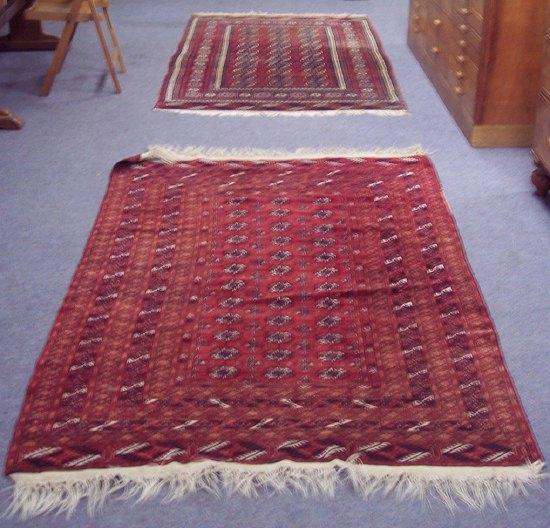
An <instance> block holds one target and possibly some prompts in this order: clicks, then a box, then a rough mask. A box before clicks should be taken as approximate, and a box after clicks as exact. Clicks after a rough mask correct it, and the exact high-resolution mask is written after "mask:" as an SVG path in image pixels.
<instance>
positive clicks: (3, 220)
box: [0, 0, 550, 528]
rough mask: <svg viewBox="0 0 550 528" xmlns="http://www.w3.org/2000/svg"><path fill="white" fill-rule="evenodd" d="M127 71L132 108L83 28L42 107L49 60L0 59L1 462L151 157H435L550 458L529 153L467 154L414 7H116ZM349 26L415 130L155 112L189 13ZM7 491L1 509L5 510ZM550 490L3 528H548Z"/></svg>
mask: <svg viewBox="0 0 550 528" xmlns="http://www.w3.org/2000/svg"><path fill="white" fill-rule="evenodd" d="M113 4H114V5H113V10H112V11H113V16H114V20H115V23H116V26H117V27H118V31H119V36H120V39H121V42H122V46H123V49H124V51H125V54H126V58H127V62H128V73H127V74H126V75H124V76H122V78H121V80H122V83H123V94H122V95H118V96H115V95H113V94H112V87H111V84H110V79H108V78H105V75H104V63H103V60H102V57H101V54H100V50H99V48H98V44H97V41H96V37H95V33H94V31H93V28H92V27H91V25H87V26H88V27H87V26H86V25H84V26H82V27H81V28H79V30H78V32H77V34H76V36H75V40H74V44H73V48H72V50H71V52H70V54H69V56H68V58H67V61H66V64H65V66H64V68H63V71H62V73H61V74H60V75H59V76H58V79H57V81H56V84H55V86H54V88H53V91H52V94H51V95H50V97H48V98H41V97H38V95H37V93H38V90H39V86H40V83H41V80H42V76H43V75H44V74H45V72H46V70H47V67H48V64H49V61H50V60H51V53H48V52H39V53H10V54H1V55H0V106H10V107H11V108H12V109H13V110H15V111H17V112H20V113H21V114H22V115H23V116H24V117H25V119H26V122H27V123H26V126H25V128H24V129H23V130H22V131H20V132H0V180H1V183H0V193H1V200H0V237H1V246H0V269H1V276H0V292H1V295H0V320H1V323H0V330H1V331H0V357H1V361H2V369H1V371H0V401H1V402H2V405H1V407H0V420H1V423H0V454H1V455H2V458H3V455H4V453H5V452H6V449H7V446H8V442H9V439H10V435H11V431H12V427H13V424H14V421H15V419H16V417H17V414H18V412H19V408H20V405H21V401H22V398H23V395H24V390H25V387H26V384H27V382H28V379H29V376H30V375H31V372H32V369H33V365H34V362H35V360H36V358H37V357H38V355H39V353H40V351H41V348H42V346H43V344H44V341H45V339H46V336H47V332H48V330H49V328H50V326H51V324H52V322H53V319H54V316H55V313H56V310H57V309H58V307H59V306H60V304H61V301H62V299H63V296H64V294H65V291H66V289H67V286H68V283H69V280H70V278H71V276H72V273H73V271H74V269H75V266H76V264H77V262H78V259H79V257H80V254H81V251H82V249H83V246H84V243H85V241H86V238H87V235H88V232H89V229H90V228H91V226H92V222H93V220H94V218H95V216H96V213H97V211H98V207H99V203H100V200H101V198H102V195H103V192H104V191H105V188H106V183H107V178H108V174H109V170H110V169H111V166H112V165H113V163H115V162H116V161H118V160H120V159H122V158H124V157H127V156H129V155H132V154H135V153H139V152H141V151H143V150H144V148H145V147H146V146H147V145H149V144H151V143H161V144H162V143H164V144H177V145H190V144H198V145H210V146H224V147H245V146H253V147H262V148H278V149H294V148H298V147H329V146H330V147H332V146H340V145H343V146H346V147H355V148H362V149H368V148H372V147H391V146H399V147H402V146H408V145H411V144H415V143H421V144H422V145H423V146H424V147H425V148H426V149H427V150H428V151H429V152H430V153H431V154H432V157H433V159H434V161H435V164H436V166H437V168H438V171H439V175H440V178H441V180H442V182H443V187H444V190H445V193H446V196H447V199H448V201H449V203H450V205H451V208H452V210H453V212H454V214H455V216H456V219H457V222H458V226H459V228H460V232H461V234H462V237H463V240H464V244H465V246H466V250H467V253H468V256H469V259H470V262H471V264H472V267H473V270H474V272H475V274H476V276H477V279H478V281H479V283H480V285H481V288H482V291H483V292H484V295H485V299H486V301H487V303H488V305H489V309H490V311H491V314H492V316H493V318H494V321H495V324H496V327H497V329H498V332H499V334H500V338H501V343H502V346H503V349H504V352H505V356H506V361H507V363H508V366H509V369H510V371H511V373H512V376H513V377H514V379H515V382H516V385H517V388H518V390H519V393H520V396H521V398H522V401H523V404H524V406H525V409H526V411H527V414H528V416H529V419H530V421H531V424H532V426H533V428H534V430H535V434H536V435H537V438H538V441H539V443H540V445H541V448H542V450H543V452H544V453H545V455H546V457H550V421H549V420H548V414H549V411H550V409H549V407H548V402H549V389H548V386H549V384H548V380H549V379H550V366H549V365H550V363H549V362H548V355H547V354H548V352H549V351H550V347H549V341H550V335H549V322H550V296H549V294H548V283H549V279H550V273H549V266H548V259H549V256H550V229H549V227H550V208H549V204H548V201H544V200H541V199H540V198H538V197H536V196H535V195H534V192H533V188H532V186H531V184H530V182H529V174H530V171H531V168H532V164H531V160H530V157H529V152H528V150H527V149H490V150H476V149H473V148H471V147H470V146H469V145H468V143H467V142H466V140H465V139H464V137H463V136H462V134H461V133H460V131H459V130H458V128H457V126H456V124H455V122H454V121H453V119H452V118H451V117H450V115H449V113H448V112H447V110H446V109H445V107H444V105H443V104H442V102H441V100H440V99H439V97H438V96H437V95H436V93H435V91H434V89H433V88H432V86H431V84H430V83H429V82H428V80H427V78H426V77H425V75H424V74H423V72H422V71H421V69H420V66H419V65H418V64H417V62H416V61H415V59H414V58H413V56H412V54H411V52H410V51H409V49H408V48H407V46H406V17H407V6H408V2H407V1H406V0H364V1H361V0H356V1H351V0H350V1H346V0H256V1H253V0H239V1H235V0H210V1H209V0H193V2H184V1H177V0H156V1H155V2H150V1H147V0H132V1H131V2H129V1H124V0H113ZM251 10H261V11H277V12H321V13H322V12H328V13H331V12H335V13H336V12H354V13H366V14H368V15H369V16H371V18H372V20H373V22H374V24H375V26H376V28H377V29H378V31H379V33H380V36H381V38H382V40H383V43H384V46H385V48H386V51H387V53H388V55H389V57H390V58H391V60H392V62H393V64H394V67H395V71H396V75H397V78H398V80H399V81H400V84H401V87H402V89H403V92H404V96H405V98H406V100H407V102H408V104H409V107H410V110H411V116H408V117H392V118H383V117H377V116H368V117H364V116H341V117H328V118H292V117H245V118H235V117H225V118H212V117H194V116H181V115H176V114H171V113H165V112H155V111H153V110H152V106H153V104H154V101H155V98H156V96H157V92H158V89H159V87H160V83H161V81H162V78H163V76H164V73H165V68H166V66H167V63H168V59H169V57H170V55H171V54H172V52H173V51H174V49H175V47H176V44H177V42H178V40H179V39H180V37H181V34H182V31H183V27H184V25H185V23H186V19H187V17H188V16H189V14H190V13H191V12H192V11H251ZM8 485H9V482H8V480H7V479H4V480H3V486H2V489H1V491H0V507H1V506H3V505H5V503H6V501H7V498H8V495H9V493H8V490H7V487H8ZM548 489H549V487H548V485H546V490H540V491H535V492H533V493H532V494H530V495H529V496H528V497H526V498H518V499H514V500H512V501H511V502H510V503H509V507H508V510H507V511H505V512H503V511H495V510H491V509H488V510H486V511H484V512H483V513H474V512H470V511H462V512H460V513H459V514H457V515H454V516H452V515H451V514H449V513H448V512H447V511H445V510H444V509H443V508H442V507H440V506H439V505H433V506H422V505H420V504H417V503H410V502H398V501H396V500H395V499H394V498H393V497H391V496H390V497H377V498H376V499H374V500H370V501H368V502H365V501H363V500H362V499H361V498H359V497H357V496H356V495H355V494H354V493H353V492H352V490H350V489H348V488H347V487H346V486H345V485H343V486H342V487H341V488H340V490H339V492H338V494H337V496H336V497H334V498H326V497H321V498H303V497H301V496H292V495H282V496H280V495H268V494H264V495H260V496H259V497H258V498H254V499H245V498H241V497H230V498H228V497H222V498H215V497H212V496H209V495H207V494H203V493H199V494H196V495H193V496H189V497H187V498H186V499H185V500H182V501H181V502H178V503H170V504H163V503H162V502H161V501H160V499H159V500H152V501H149V502H146V503H142V504H132V503H129V502H122V501H111V502H109V503H108V504H107V505H106V507H105V509H104V511H103V512H102V513H100V514H97V515H96V516H95V517H93V518H89V517H88V516H87V514H86V512H85V510H84V508H80V509H79V510H78V512H77V514H76V516H74V517H72V518H71V519H69V520H67V519H65V518H63V517H52V516H49V517H42V518H39V519H36V520H33V521H30V522H27V523H21V522H18V521H16V520H13V519H11V520H10V519H0V526H2V527H4V526H29V527H30V526H32V527H34V528H46V527H47V528H54V527H55V528H64V527H108V528H117V527H126V526H132V527H135V528H143V527H152V526H161V527H163V528H171V527H192V528H221V527H224V528H231V527H254V528H268V527H269V528H271V527H273V528H275V527H278V528H279V527H297V528H310V527H312V528H313V527H337V528H352V527H354V528H355V527H363V526H364V527H376V528H411V527H418V526H426V527H429V528H436V527H449V526H452V527H456V528H459V527H467V528H471V527H473V526H476V527H493V528H497V527H499V528H504V527H522V528H545V527H548V526H549V525H550V512H549V511H548V504H549V502H548Z"/></svg>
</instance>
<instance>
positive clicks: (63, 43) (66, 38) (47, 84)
mask: <svg viewBox="0 0 550 528" xmlns="http://www.w3.org/2000/svg"><path fill="white" fill-rule="evenodd" d="M75 29H76V22H74V21H73V20H69V21H68V22H67V23H66V24H65V27H64V28H63V33H61V38H60V39H59V44H58V45H57V47H56V48H55V53H54V55H53V59H52V63H51V64H50V68H49V69H48V73H47V74H46V79H45V80H44V84H43V85H42V90H41V92H40V95H43V96H46V95H49V94H50V90H51V89H52V86H53V82H54V80H55V76H56V75H57V74H58V73H59V71H60V70H61V66H63V61H64V60H65V57H66V56H67V52H68V51H69V45H70V43H71V38H72V36H73V35H74V32H75Z"/></svg>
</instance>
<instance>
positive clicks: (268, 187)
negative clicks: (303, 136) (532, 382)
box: [6, 147, 543, 517]
mask: <svg viewBox="0 0 550 528" xmlns="http://www.w3.org/2000/svg"><path fill="white" fill-rule="evenodd" d="M542 469H543V462H542V455H541V453H540V450H539V448H538V446H537V443H536V440H535V438H534V436H533V433H532V431H531V429H530V427H529V423H528V421H527V418H526V416H525V413H524V411H523V409H522V407H521V403H520V401H519V398H518V396H517V394H516V391H515V388H514V385H513V382H512V380H511V378H510V375H509V373H508V371H507V369H506V366H505V364H504V359H503V356H502V351H501V348H500V345H499V342H498V338H497V335H496V332H495V329H494V327H493V323H492V321H491V319H490V316H489V313H488V311H487V308H486V306H485V303H484V301H483V298H482V295H481V292H480V290H479V287H478V285H477V283H476V280H475V278H474V275H473V273H472V271H471V269H470V266H469V264H468V261H467V258H466V255H465V252H464V249H463V246H462V242H461V240H460V235H459V233H458V230H457V227H456V224H455V222H454V219H453V217H452V215H451V212H450V211H449V208H448V205H447V203H446V201H445V198H444V196H443V193H442V189H441V185H440V183H439V180H438V177H437V174H436V171H435V168H434V167H433V165H432V163H431V161H430V159H429V158H428V157H427V156H426V155H425V154H423V153H422V151H421V150H419V149H418V148H412V149H405V150H388V151H383V150H379V151H374V152H364V151H354V150H346V149H332V150H328V151H324V152H323V151H320V152H315V151H310V150H300V151H296V152H294V153H288V152H272V151H258V150H254V149H248V150H243V151H239V150H235V151H224V150H219V149H209V148H200V147H189V148H187V149H182V150H178V149H174V148H172V149H171V148H165V147H152V148H150V149H149V151H147V152H146V153H145V154H143V155H141V156H135V157H133V158H129V159H126V160H123V161H121V162H119V163H118V164H116V165H115V167H114V168H113V171H112V174H111V178H110V181H109V186H108V189H107V192H106V195H105V198H104V200H103V203H102V205H101V209H100V212H99V214H98V217H97V220H96V222H95V225H94V227H93V229H92V232H91V234H90V237H89V240H88V243H87V245H86V248H85V250H84V253H83V256H82V259H81V261H80V263H79V265H78V267H77V271H76V273H75V275H74V277H73V279H72V281H71V285H70V287H69V291H68V293H67V295H66V297H65V299H64V301H63V305H62V307H61V309H60V311H59V313H58V315H57V317H56V320H55V323H54V325H53V328H52V331H51V333H50V335H49V337H48V341H47V343H46V345H45V348H44V351H43V352H42V354H41V356H40V358H39V360H38V362H37V364H36V367H35V371H34V374H33V376H32V379H31V381H30V383H29V387H28V390H27V394H26V397H25V401H24V404H23V406H22V409H21V413H20V416H19V420H18V423H17V425H16V428H15V431H14V436H13V439H12V442H11V445H10V449H9V453H8V457H7V461H6V473H7V474H8V475H10V476H11V477H12V479H13V480H14V482H15V487H14V494H13V502H12V506H11V512H12V513H18V514H19V515H21V516H22V517H32V516H35V515H38V514H40V513H47V512H51V511H65V512H68V513H70V512H71V511H73V510H74V508H75V507H76V506H77V504H78V502H79V501H80V500H81V499H87V500H88V506H89V508H90V509H92V510H93V509H94V508H95V507H98V506H100V505H101V503H102V502H103V501H104V500H105V499H106V498H107V497H108V496H109V495H111V494H116V493H120V492H124V493H125V494H126V496H129V497H131V496H135V497H138V498H139V497H141V498H147V497H150V496H152V495H154V494H156V493H158V492H159V491H160V490H162V489H164V490H165V491H166V493H167V497H168V498H178V497H180V496H182V495H184V494H186V493H188V492H192V491H194V490H197V489H206V490H210V491H221V490H230V491H239V492H242V493H244V494H253V493H254V492H255V491H256V490H258V489H261V488H269V489H273V490H284V489H294V490H302V491H305V492H306V493H308V492H311V493H314V492H315V493H317V492H325V493H332V492H333V491H334V488H335V484H336V482H337V481H338V480H339V478H343V479H348V480H349V481H350V482H351V483H352V485H353V486H354V487H355V489H356V490H357V491H358V492H359V493H361V494H363V495H365V496H368V495H370V494H372V493H374V492H377V491H383V490H386V491H388V490H393V491H394V492H395V493H396V494H397V495H398V496H404V497H409V496H411V497H418V498H419V499H421V500H423V499H425V498H426V497H428V496H431V495H433V496H435V497H438V498H440V499H441V500H443V501H444V502H445V504H447V505H448V506H449V507H453V506H454V505H455V504H457V503H464V504H465V505H467V506H468V507H475V508H479V507H482V506H484V505H485V504H499V503H501V502H502V501H504V500H505V499H506V498H507V497H509V496H511V495H514V494H516V493H519V492H522V491H524V490H525V488H526V486H527V485H529V484H533V483H536V482H537V481H538V480H539V479H540V478H542Z"/></svg>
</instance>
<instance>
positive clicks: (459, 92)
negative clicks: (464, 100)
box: [454, 86, 464, 95]
mask: <svg viewBox="0 0 550 528" xmlns="http://www.w3.org/2000/svg"><path fill="white" fill-rule="evenodd" d="M454 92H455V94H456V95H464V88H462V86H455V87H454Z"/></svg>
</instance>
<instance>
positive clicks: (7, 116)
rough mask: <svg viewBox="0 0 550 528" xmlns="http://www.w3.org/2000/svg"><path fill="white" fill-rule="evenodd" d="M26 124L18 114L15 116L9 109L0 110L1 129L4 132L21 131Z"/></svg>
mask: <svg viewBox="0 0 550 528" xmlns="http://www.w3.org/2000/svg"><path fill="white" fill-rule="evenodd" d="M24 124H25V122H24V121H23V119H22V118H21V117H19V116H18V115H17V114H14V113H13V112H12V111H11V110H8V109H7V108H0V129H2V130H19V129H20V128H23V125H24Z"/></svg>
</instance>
